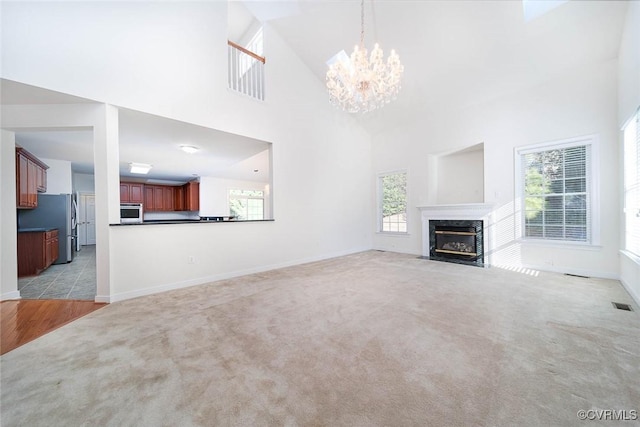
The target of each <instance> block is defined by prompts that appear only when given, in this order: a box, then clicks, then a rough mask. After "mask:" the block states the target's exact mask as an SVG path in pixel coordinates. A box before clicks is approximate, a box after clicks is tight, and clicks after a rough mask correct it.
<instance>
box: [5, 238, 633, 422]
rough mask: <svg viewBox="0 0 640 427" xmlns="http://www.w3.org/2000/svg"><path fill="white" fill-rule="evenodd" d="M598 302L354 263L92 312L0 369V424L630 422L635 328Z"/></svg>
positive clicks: (554, 290) (569, 286) (443, 268)
mask: <svg viewBox="0 0 640 427" xmlns="http://www.w3.org/2000/svg"><path fill="white" fill-rule="evenodd" d="M611 301H617V302H626V303H631V298H630V297H629V296H628V295H627V294H626V293H625V291H624V289H623V288H622V286H621V285H620V284H619V283H618V282H616V281H610V280H598V279H583V278H575V277H567V276H563V275H559V274H550V273H542V274H540V275H539V276H538V277H533V276H529V275H526V274H520V273H516V272H510V271H505V270H501V269H498V268H490V269H481V268H477V267H467V266H459V265H455V264H448V263H441V262H435V261H428V260H422V259H418V258H416V257H414V256H409V255H401V254H393V253H383V252H376V251H370V252H364V253H359V254H355V255H350V256H346V257H341V258H336V259H331V260H327V261H322V262H317V263H311V264H306V265H302V266H297V267H291V268H286V269H280V270H275V271H271V272H268V273H262V274H255V275H251V276H246V277H242V278H237V279H233V280H225V281H221V282H216V283H211V284H207V285H201V286H196V287H192V288H188V289H183V290H179V291H172V292H166V293H163V294H159V295H154V296H149V297H144V298H138V299H134V300H129V301H124V302H121V303H115V304H111V305H110V306H108V307H105V308H103V309H101V310H99V311H96V312H94V313H92V314H90V315H89V316H87V317H85V318H82V319H80V320H78V321H76V322H74V323H72V324H69V325H67V326H65V327H63V328H61V329H58V330H56V331H54V332H52V333H50V334H48V335H46V336H44V337H42V338H40V339H37V340H36V341H33V342H31V343H29V344H27V345H25V346H23V347H21V348H18V349H16V350H14V351H12V352H9V353H7V354H6V355H4V356H3V357H2V359H1V367H2V373H1V375H2V376H1V386H2V407H1V411H2V414H1V417H2V418H1V423H2V426H79V425H87V426H98V425H99V426H191V425H203V426H227V425H228V426H260V425H286V426H295V425H300V426H378V425H380V426H382V425H387V426H409V425H415V426H425V425H430V426H515V425H518V426H527V425H530V426H543V425H544V426H570V425H576V426H578V425H580V426H584V425H587V424H585V422H584V421H580V420H579V419H578V417H577V412H578V411H579V410H590V409H606V410H609V409H611V410H626V411H628V412H627V413H628V414H629V413H631V412H629V411H632V410H640V321H639V316H638V313H639V312H638V311H637V308H636V311H634V312H624V311H620V310H616V309H614V308H613V307H612V304H611ZM631 414H632V413H631ZM636 423H637V422H636ZM589 425H592V424H589ZM606 425H616V423H615V422H607V424H606ZM622 425H634V423H633V422H630V421H626V422H623V423H622Z"/></svg>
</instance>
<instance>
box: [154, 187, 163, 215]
mask: <svg viewBox="0 0 640 427" xmlns="http://www.w3.org/2000/svg"><path fill="white" fill-rule="evenodd" d="M162 193H163V191H162V186H160V185H154V186H153V210H154V211H162V210H164V204H163V203H162Z"/></svg>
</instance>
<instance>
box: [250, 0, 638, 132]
mask: <svg viewBox="0 0 640 427" xmlns="http://www.w3.org/2000/svg"><path fill="white" fill-rule="evenodd" d="M246 3H247V8H248V9H250V10H252V11H253V12H254V13H260V10H261V8H260V7H264V4H265V3H268V4H269V5H271V9H272V15H278V14H277V13H275V12H273V10H279V11H280V12H282V13H281V15H284V14H286V12H287V11H290V12H291V13H289V14H288V16H284V17H279V18H276V19H272V20H270V21H269V24H270V25H271V27H272V28H273V29H274V30H275V31H277V32H278V34H279V35H280V36H281V37H282V38H283V39H284V40H285V41H287V42H288V43H289V44H290V45H291V47H292V48H293V49H294V50H295V52H296V53H297V54H298V55H299V56H300V57H301V58H302V60H303V61H304V62H305V63H306V65H307V66H308V67H309V68H310V69H311V70H312V71H313V73H314V74H315V75H316V76H317V77H318V79H320V80H321V81H322V82H324V80H325V74H326V70H327V66H326V61H327V60H328V59H329V58H331V57H332V56H333V55H335V54H336V53H337V52H339V51H340V50H342V49H344V50H345V51H346V52H347V54H350V53H351V52H352V51H353V47H354V45H355V44H356V43H357V42H358V41H359V37H360V2H359V1H327V0H312V1H308V0H307V1H297V2H293V3H295V4H297V5H298V8H297V10H298V11H299V13H294V12H295V9H294V8H292V7H291V3H292V2H286V1H285V2H265V1H257V2H246ZM530 3H531V2H530ZM533 3H535V2H533ZM555 3H557V4H558V5H557V6H558V7H556V8H555V9H553V10H550V11H548V12H547V13H545V14H543V15H541V16H539V17H537V18H535V19H533V20H531V21H529V22H525V18H524V14H523V5H522V2H521V1H477V0H475V1H435V0H434V1H419V0H413V1H408V0H375V1H373V2H371V1H369V0H367V1H365V44H366V47H367V48H369V49H371V47H372V46H373V44H374V42H378V43H379V44H380V47H381V48H382V49H383V50H384V52H385V57H386V56H387V55H388V53H389V51H390V50H391V49H392V48H393V49H395V50H396V51H397V52H398V54H399V56H400V59H401V61H402V63H403V64H404V66H405V74H404V79H403V88H402V90H401V92H400V95H399V96H398V99H397V100H396V101H395V102H393V103H391V104H389V105H387V106H385V107H384V108H383V109H381V110H378V111H374V112H372V113H370V114H367V115H364V116H359V117H358V120H359V121H360V122H361V123H362V124H363V125H364V126H365V127H366V128H367V129H368V130H369V131H370V132H371V133H376V132H379V131H381V130H383V129H389V128H392V127H395V126H399V125H402V124H404V123H407V122H415V121H424V120H425V119H428V118H429V117H430V116H433V115H434V113H435V112H438V111H442V110H447V109H455V108H460V107H465V106H469V105H474V104H479V103H483V102H486V101H490V100H492V99H495V98H497V97H500V96H503V95H507V94H510V93H514V92H517V91H519V90H522V89H524V88H526V87H530V86H533V85H536V84H539V83H541V82H544V81H546V80H549V79H551V78H553V76H554V75H557V74H559V73H561V72H566V71H568V70H575V71H576V72H579V70H580V67H582V66H584V65H586V64H590V63H597V62H602V61H606V60H609V59H614V58H616V57H617V53H618V46H619V44H620V37H621V32H622V28H623V24H624V18H625V14H626V9H627V2H625V1H575V0H574V1H569V2H566V3H564V4H562V2H555ZM266 37H268V34H267V36H266ZM268 46H269V41H268V38H267V39H265V54H266V56H267V57H268V56H269V51H268Z"/></svg>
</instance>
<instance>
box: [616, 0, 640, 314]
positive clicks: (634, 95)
mask: <svg viewBox="0 0 640 427" xmlns="http://www.w3.org/2000/svg"><path fill="white" fill-rule="evenodd" d="M639 107H640V2H637V1H636V2H629V9H628V11H627V18H626V21H625V25H624V30H623V33H622V39H621V42H620V51H619V53H618V125H619V128H621V127H622V126H624V124H625V123H626V121H627V120H629V118H630V117H631V116H632V115H633V114H634V113H635V111H636V110H637V109H638V108H639ZM618 134H619V138H620V147H622V143H623V142H622V132H619V133H618ZM620 153H621V156H620V163H619V168H618V170H619V171H622V170H623V166H622V165H623V164H624V163H623V160H622V149H620ZM618 179H619V181H620V183H622V182H623V177H622V173H620V174H619V175H618ZM620 187H621V188H622V185H621V186H620ZM620 193H621V192H620ZM621 196H622V194H621ZM621 199H622V197H621ZM620 206H621V205H620ZM620 216H621V217H622V206H621V208H620ZM620 221H621V222H620V224H624V221H623V220H622V219H621V220H620ZM620 241H621V243H624V227H621V236H620ZM620 280H621V282H622V283H623V284H624V286H625V287H626V288H627V290H628V291H629V293H630V294H631V295H632V296H633V297H634V299H635V300H636V303H638V304H639V305H640V260H639V259H637V258H636V257H634V256H632V255H630V254H628V253H626V252H624V251H622V253H621V256H620Z"/></svg>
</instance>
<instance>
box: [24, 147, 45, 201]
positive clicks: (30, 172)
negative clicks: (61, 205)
mask: <svg viewBox="0 0 640 427" xmlns="http://www.w3.org/2000/svg"><path fill="white" fill-rule="evenodd" d="M47 169H49V166H47V165H46V164H44V163H43V162H41V161H40V160H39V159H38V158H37V157H36V156H34V155H33V154H31V153H29V152H28V151H27V150H25V149H24V148H22V147H16V207H17V208H18V209H33V208H36V207H37V206H38V193H42V192H45V191H47Z"/></svg>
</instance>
